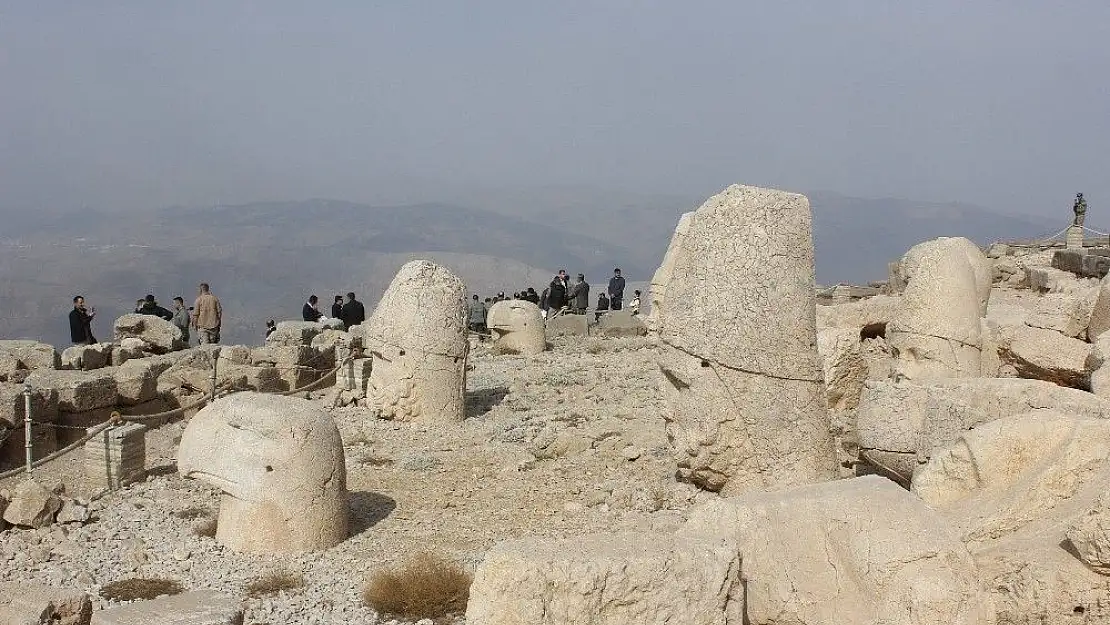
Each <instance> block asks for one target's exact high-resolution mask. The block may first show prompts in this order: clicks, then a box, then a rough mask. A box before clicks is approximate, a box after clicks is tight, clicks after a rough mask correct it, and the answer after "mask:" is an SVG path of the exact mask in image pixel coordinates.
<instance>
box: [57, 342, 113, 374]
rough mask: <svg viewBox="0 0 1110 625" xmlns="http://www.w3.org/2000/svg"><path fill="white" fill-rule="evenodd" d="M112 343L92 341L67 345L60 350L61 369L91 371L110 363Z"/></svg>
mask: <svg viewBox="0 0 1110 625" xmlns="http://www.w3.org/2000/svg"><path fill="white" fill-rule="evenodd" d="M113 347H114V345H113V344H112V343H94V344H92V345H74V346H73V347H67V348H66V349H65V351H63V352H62V365H61V366H62V368H63V369H81V370H83V371H91V370H93V369H99V368H101V367H107V366H108V365H109V364H111V359H112V349H113Z"/></svg>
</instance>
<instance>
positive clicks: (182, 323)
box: [171, 295, 189, 345]
mask: <svg viewBox="0 0 1110 625" xmlns="http://www.w3.org/2000/svg"><path fill="white" fill-rule="evenodd" d="M171 321H173V325H175V326H177V329H178V330H181V340H183V341H185V344H186V345H188V344H189V309H188V308H185V300H184V299H182V298H181V296H180V295H179V296H177V297H175V298H173V319H172V320H171Z"/></svg>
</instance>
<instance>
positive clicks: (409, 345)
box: [363, 260, 470, 422]
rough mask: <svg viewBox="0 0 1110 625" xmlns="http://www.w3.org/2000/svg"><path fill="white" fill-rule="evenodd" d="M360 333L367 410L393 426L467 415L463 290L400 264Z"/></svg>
mask: <svg viewBox="0 0 1110 625" xmlns="http://www.w3.org/2000/svg"><path fill="white" fill-rule="evenodd" d="M365 326H366V327H365V329H364V330H363V332H364V336H365V340H364V343H365V346H366V348H367V349H368V350H369V352H370V354H371V357H372V358H373V362H372V365H371V370H370V380H369V382H368V384H367V390H366V397H367V402H368V404H369V407H370V409H371V411H372V412H373V413H374V414H375V415H376V416H378V417H380V418H383V419H394V420H397V421H426V422H457V421H462V420H463V418H464V416H465V413H466V410H465V403H466V402H465V395H466V362H467V355H468V353H469V349H470V343H469V341H468V336H467V332H468V330H467V325H466V285H465V284H463V281H462V280H461V279H460V278H459V277H458V276H456V275H454V274H453V273H451V272H450V271H449V270H448V269H446V268H445V267H442V266H440V265H437V264H435V263H433V262H431V261H427V260H415V261H412V262H410V263H406V264H405V265H404V266H403V267H401V270H400V271H398V272H397V275H396V276H395V277H394V278H393V282H391V283H390V285H389V288H388V289H386V292H385V294H384V295H382V299H381V302H380V303H379V304H378V307H377V308H376V309H375V310H374V313H373V314H372V315H371V316H370V319H369V320H368V321H367V322H366V324H365Z"/></svg>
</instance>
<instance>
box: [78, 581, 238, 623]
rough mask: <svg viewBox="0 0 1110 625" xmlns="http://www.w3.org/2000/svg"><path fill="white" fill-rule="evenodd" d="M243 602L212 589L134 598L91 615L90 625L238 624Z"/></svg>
mask: <svg viewBox="0 0 1110 625" xmlns="http://www.w3.org/2000/svg"><path fill="white" fill-rule="evenodd" d="M242 622H243V605H242V603H241V602H240V601H239V600H237V599H235V598H234V597H230V596H228V595H225V594H223V593H220V592H217V591H215V590H193V591H190V592H183V593H181V594H179V595H169V596H165V597H158V598H157V599H151V600H149V601H136V602H134V603H131V604H128V605H123V606H119V607H115V608H108V609H107V610H99V611H97V612H96V613H95V614H93V617H92V625H153V624H154V623H157V624H158V625H241V624H242Z"/></svg>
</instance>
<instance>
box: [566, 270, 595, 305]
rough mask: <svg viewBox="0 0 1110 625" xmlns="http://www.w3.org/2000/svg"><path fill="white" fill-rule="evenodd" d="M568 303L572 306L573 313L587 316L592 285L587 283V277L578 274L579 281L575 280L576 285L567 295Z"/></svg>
mask: <svg viewBox="0 0 1110 625" xmlns="http://www.w3.org/2000/svg"><path fill="white" fill-rule="evenodd" d="M567 303H568V304H569V305H570V308H571V312H572V313H574V314H576V315H584V314H586V309H587V308H589V307H590V283H589V282H586V276H585V275H583V274H578V279H577V280H575V282H574V285H573V286H571V287H570V292H569V293H567Z"/></svg>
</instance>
